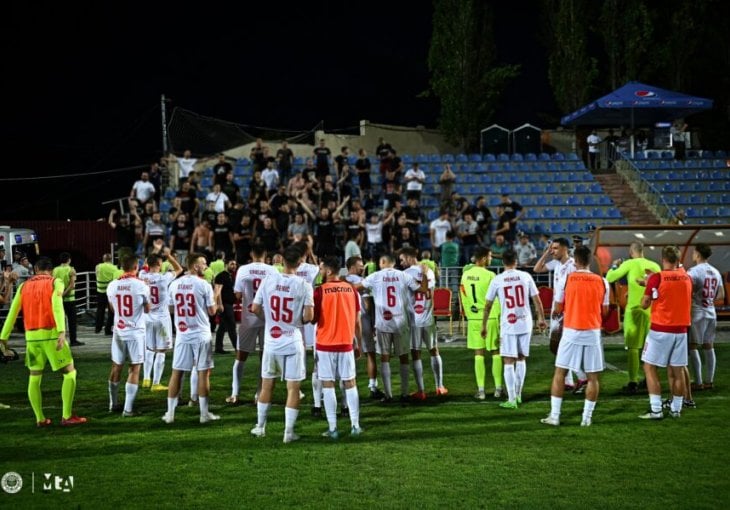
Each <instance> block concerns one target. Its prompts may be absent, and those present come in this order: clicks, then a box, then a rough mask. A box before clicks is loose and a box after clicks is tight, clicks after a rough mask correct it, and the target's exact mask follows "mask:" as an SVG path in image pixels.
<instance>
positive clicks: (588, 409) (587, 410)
mask: <svg viewBox="0 0 730 510" xmlns="http://www.w3.org/2000/svg"><path fill="white" fill-rule="evenodd" d="M595 408H596V403H595V402H594V401H592V400H588V399H586V400H584V401H583V421H588V420H590V419H592V418H593V410H594V409H595Z"/></svg>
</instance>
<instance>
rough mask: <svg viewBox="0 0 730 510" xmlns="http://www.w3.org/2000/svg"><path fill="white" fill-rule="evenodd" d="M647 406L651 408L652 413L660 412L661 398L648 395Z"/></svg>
mask: <svg viewBox="0 0 730 510" xmlns="http://www.w3.org/2000/svg"><path fill="white" fill-rule="evenodd" d="M649 405H650V406H651V412H652V413H661V412H662V396H661V395H653V394H651V393H650V394H649Z"/></svg>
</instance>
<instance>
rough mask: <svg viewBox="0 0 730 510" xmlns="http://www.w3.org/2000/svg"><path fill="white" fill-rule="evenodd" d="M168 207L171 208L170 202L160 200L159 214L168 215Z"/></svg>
mask: <svg viewBox="0 0 730 510" xmlns="http://www.w3.org/2000/svg"><path fill="white" fill-rule="evenodd" d="M170 207H172V206H171V205H170V202H168V201H167V200H162V201H161V202H160V212H161V213H163V214H167V213H169V212H170Z"/></svg>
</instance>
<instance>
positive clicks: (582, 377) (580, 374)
mask: <svg viewBox="0 0 730 510" xmlns="http://www.w3.org/2000/svg"><path fill="white" fill-rule="evenodd" d="M575 376H576V377H577V378H578V380H579V381H585V380H586V379H588V376H587V375H586V373H585V372H583V370H576V371H575Z"/></svg>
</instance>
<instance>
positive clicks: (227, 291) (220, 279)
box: [213, 255, 238, 354]
mask: <svg viewBox="0 0 730 510" xmlns="http://www.w3.org/2000/svg"><path fill="white" fill-rule="evenodd" d="M237 268H238V266H237V264H236V259H235V258H231V257H230V255H229V258H228V260H227V262H226V269H225V271H221V272H220V273H218V274H217V275H215V278H214V279H213V283H214V287H213V288H214V290H215V293H214V294H215V296H216V297H217V301H218V303H217V305H218V310H219V313H218V317H220V325H219V326H218V331H217V332H216V335H215V353H216V354H228V353H227V351H225V350H224V349H223V337H224V336H225V333H226V332H228V339H229V340H230V341H231V345H233V349H236V316H235V314H234V313H233V305H234V304H235V302H236V296H235V295H234V293H233V282H234V279H235V275H236V269H237Z"/></svg>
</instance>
